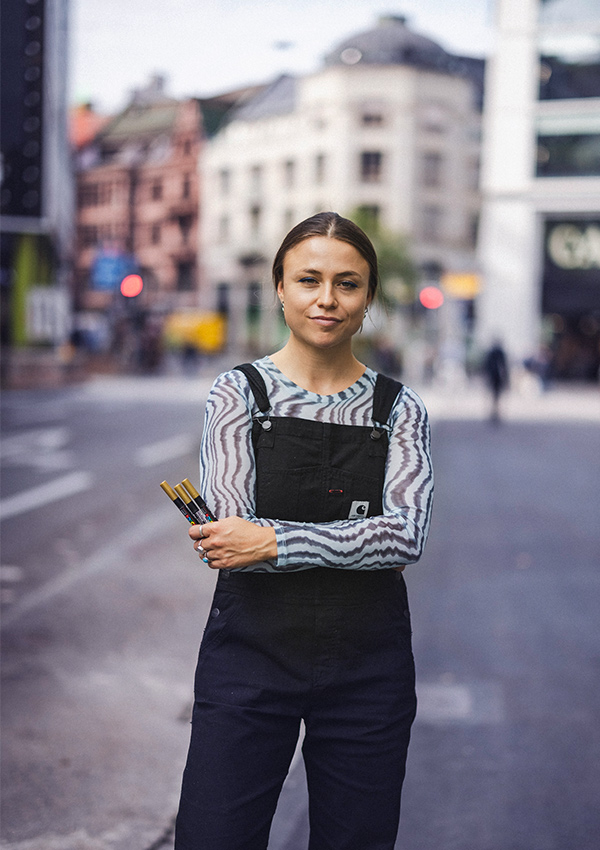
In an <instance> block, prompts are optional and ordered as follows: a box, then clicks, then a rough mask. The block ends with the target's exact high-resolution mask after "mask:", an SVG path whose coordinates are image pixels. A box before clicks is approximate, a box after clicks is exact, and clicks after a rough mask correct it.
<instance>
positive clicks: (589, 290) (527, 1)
mask: <svg viewBox="0 0 600 850" xmlns="http://www.w3.org/2000/svg"><path fill="white" fill-rule="evenodd" d="M482 193H483V206H482V218H481V227H480V253H479V255H480V261H481V269H482V277H483V290H482V293H481V296H480V298H479V301H478V308H477V309H478V324H477V327H478V334H479V339H480V342H481V345H482V346H483V345H486V344H488V343H489V342H490V341H491V339H492V338H493V337H500V338H502V340H503V341H504V344H505V346H506V348H507V350H508V353H509V354H510V355H511V357H512V359H513V361H515V362H523V361H524V360H533V361H536V360H537V361H539V365H540V367H543V368H544V369H548V368H549V369H550V371H551V373H552V374H553V375H554V376H555V377H557V378H571V379H583V380H597V379H598V368H599V366H600V11H599V9H598V4H597V2H595V0H497V4H496V45H495V49H494V53H493V56H492V57H491V58H490V60H489V62H488V67H487V78H486V98H485V110H484V135H483V153H482Z"/></svg>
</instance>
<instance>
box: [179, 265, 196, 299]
mask: <svg viewBox="0 0 600 850" xmlns="http://www.w3.org/2000/svg"><path fill="white" fill-rule="evenodd" d="M177 289H178V291H179V292H190V291H191V290H193V289H194V264H193V263H190V262H181V263H178V264H177Z"/></svg>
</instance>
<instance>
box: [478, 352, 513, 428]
mask: <svg viewBox="0 0 600 850" xmlns="http://www.w3.org/2000/svg"><path fill="white" fill-rule="evenodd" d="M483 371H484V375H485V378H486V381H487V385H488V387H489V388H490V392H491V394H492V409H491V413H490V420H491V421H492V422H494V423H498V422H500V396H501V395H502V393H503V392H504V390H506V388H507V387H508V381H509V373H508V362H507V359H506V354H505V353H504V349H503V347H502V344H501V343H500V341H499V340H496V341H495V342H494V343H493V345H492V347H491V348H490V350H489V351H488V352H487V354H486V356H485V359H484V361H483Z"/></svg>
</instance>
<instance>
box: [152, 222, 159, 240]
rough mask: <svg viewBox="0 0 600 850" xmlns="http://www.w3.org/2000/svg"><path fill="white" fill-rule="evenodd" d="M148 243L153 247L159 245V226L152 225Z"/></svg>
mask: <svg viewBox="0 0 600 850" xmlns="http://www.w3.org/2000/svg"><path fill="white" fill-rule="evenodd" d="M150 242H151V243H152V244H153V245H159V244H160V224H153V225H152V227H151V229H150Z"/></svg>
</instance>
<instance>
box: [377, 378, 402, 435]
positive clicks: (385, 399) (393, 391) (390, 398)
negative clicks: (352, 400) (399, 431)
mask: <svg viewBox="0 0 600 850" xmlns="http://www.w3.org/2000/svg"><path fill="white" fill-rule="evenodd" d="M403 386H404V384H401V383H400V381H396V380H394V378H388V376H387V375H382V374H381V373H377V382H376V384H375V391H374V393H373V413H372V419H373V423H374V424H375V427H374V428H373V430H372V431H371V439H372V440H378V439H379V438H380V437H381V435H382V433H383V430H382V429H381V428H377V424H379V425H384V424H385V423H386V422H387V421H388V418H389V415H390V412H391V410H392V407H393V405H394V402H395V401H396V398H397V397H398V394H399V393H400V391H401V390H402V387H403Z"/></svg>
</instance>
